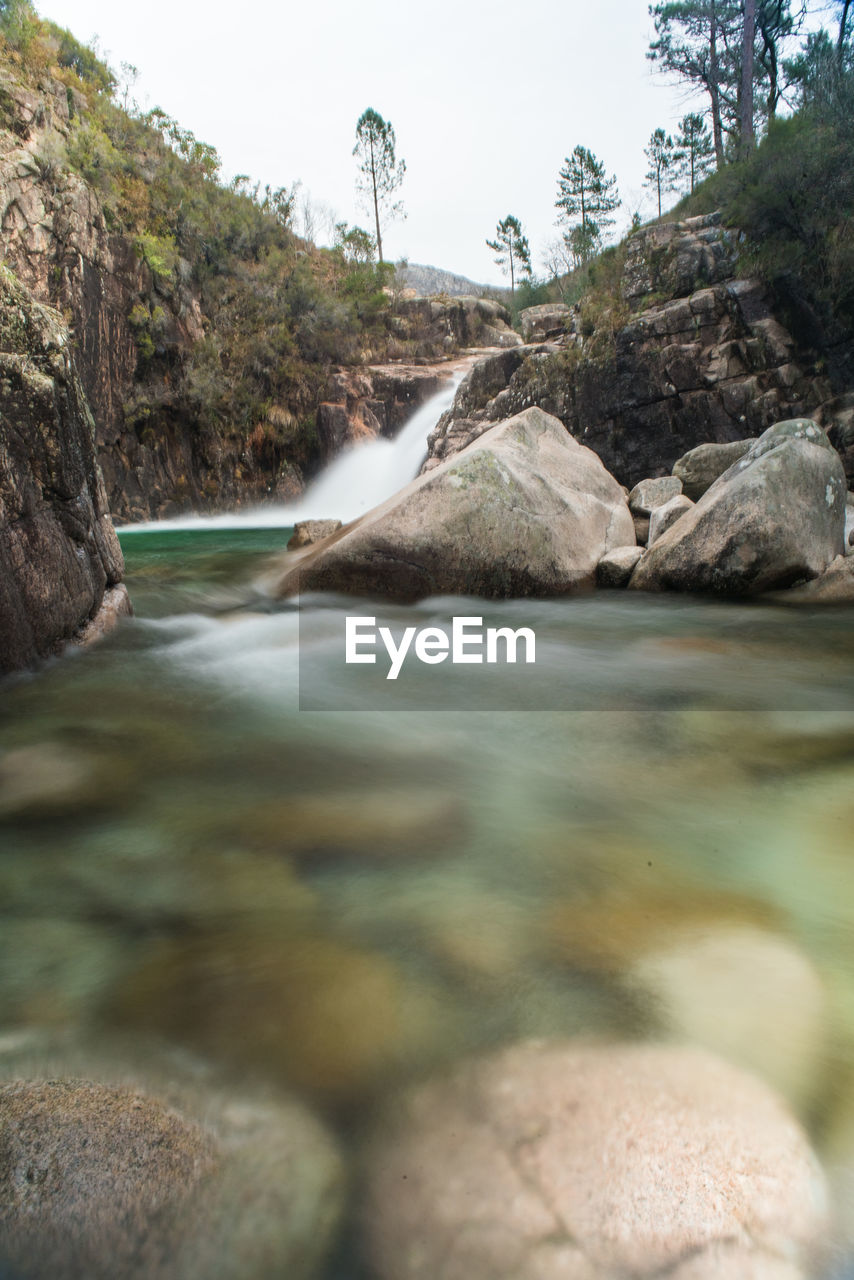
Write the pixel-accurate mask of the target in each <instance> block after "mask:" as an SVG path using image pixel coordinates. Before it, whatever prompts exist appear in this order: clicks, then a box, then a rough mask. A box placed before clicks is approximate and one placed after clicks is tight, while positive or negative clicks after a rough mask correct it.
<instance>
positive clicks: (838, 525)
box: [630, 419, 846, 595]
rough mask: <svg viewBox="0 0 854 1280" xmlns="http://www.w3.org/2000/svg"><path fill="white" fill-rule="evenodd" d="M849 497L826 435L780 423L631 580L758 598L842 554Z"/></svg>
mask: <svg viewBox="0 0 854 1280" xmlns="http://www.w3.org/2000/svg"><path fill="white" fill-rule="evenodd" d="M845 497H846V490H845V475H844V473H843V470H842V463H841V461H840V459H839V455H838V454H837V453H836V452H835V450H834V449H833V447H832V445H831V444H830V442H829V441H828V439H827V436H826V435H825V434H824V432H823V431H822V430H821V429H820V428H819V427H817V426H816V425H815V423H814V422H812V421H811V420H810V419H796V420H794V421H792V422H781V423H778V424H777V426H775V427H771V428H769V430H768V431H766V432H765V433H764V434H763V435H761V436H760V437H759V439H758V440H757V441H756V443H755V444H754V445H753V446H752V447H751V448H750V449H749V450H748V452H747V453H746V454H745V455H744V457H743V458H741V460H740V461H738V462H736V463H735V465H734V466H733V467H731V468H730V469H729V471H725V472H724V474H723V475H722V476H721V477H720V478H719V479H718V480H716V481H715V483H714V484H713V485H712V487H711V488H710V489H708V490H707V492H706V493H705V494H704V495H703V497H702V498H701V499H700V501H699V502H698V503H697V505H696V506H695V507H694V508H693V510H691V511H688V512H687V513H686V514H685V515H683V516H682V517H681V518H680V519H679V520H678V521H677V522H676V524H674V525H673V526H672V527H671V528H670V529H669V530H668V531H667V532H666V533H664V534H663V535H662V536H661V537H660V538H659V539H658V541H657V542H656V543H655V546H653V547H651V548H650V550H649V552H648V553H647V554H646V555H645V556H644V558H643V560H642V561H641V563H640V564H639V565H638V567H637V569H636V570H635V572H634V574H633V575H632V580H631V583H630V586H631V587H633V588H637V589H639V590H652V591H660V590H665V589H670V590H675V591H708V592H719V593H724V594H727V595H756V594H758V593H760V592H762V591H772V590H774V589H775V588H777V589H779V588H783V587H788V586H791V585H793V584H794V583H795V582H798V581H799V580H801V579H809V578H815V577H818V575H819V574H821V573H823V572H824V570H825V569H826V568H827V567H828V565H829V564H830V562H831V561H832V560H833V559H834V558H835V557H836V556H838V555H841V554H842V538H843V530H844V526H845Z"/></svg>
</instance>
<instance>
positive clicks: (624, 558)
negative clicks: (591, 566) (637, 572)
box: [596, 547, 643, 587]
mask: <svg viewBox="0 0 854 1280" xmlns="http://www.w3.org/2000/svg"><path fill="white" fill-rule="evenodd" d="M642 555H643V547H616V548H615V549H614V550H613V551H609V552H608V553H607V555H604V556H603V557H602V559H601V560H600V561H599V563H598V565H597V566H596V580H597V582H598V583H599V586H600V587H625V586H626V585H627V584H628V581H629V578H630V577H631V576H632V573H633V571H634V568H635V566H636V565H637V563H638V561H639V560H640V558H641V556H642Z"/></svg>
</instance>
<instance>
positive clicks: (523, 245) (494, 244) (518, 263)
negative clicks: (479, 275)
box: [486, 213, 531, 294]
mask: <svg viewBox="0 0 854 1280" xmlns="http://www.w3.org/2000/svg"><path fill="white" fill-rule="evenodd" d="M486 243H487V247H488V248H490V249H492V250H493V252H494V253H495V254H496V258H495V263H496V265H497V266H499V267H501V269H502V271H504V272H505V273H507V272H508V271H509V273H510V292H511V294H512V293H515V292H516V275H517V273H518V274H519V275H527V276H530V274H531V250H530V248H529V247H528V239H527V236H523V235H522V224H521V222H520V221H519V219H518V218H514V217H513V215H512V213H508V215H507V217H506V218H505V219H504V220H503V221H502V222H499V224H498V226H497V227H496V228H495V239H494V240H487V242H486Z"/></svg>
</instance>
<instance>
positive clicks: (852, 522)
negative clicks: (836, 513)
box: [843, 493, 854, 556]
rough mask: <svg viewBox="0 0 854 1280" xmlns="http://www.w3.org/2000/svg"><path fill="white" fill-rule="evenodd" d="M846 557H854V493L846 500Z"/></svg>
mask: <svg viewBox="0 0 854 1280" xmlns="http://www.w3.org/2000/svg"><path fill="white" fill-rule="evenodd" d="M843 541H844V543H845V555H847V556H854V493H849V494H848V496H847V497H846V499H845V536H844V539H843Z"/></svg>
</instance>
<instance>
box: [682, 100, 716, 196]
mask: <svg viewBox="0 0 854 1280" xmlns="http://www.w3.org/2000/svg"><path fill="white" fill-rule="evenodd" d="M675 144H676V148H677V152H676V156H675V161H676V164H675V170H674V178H675V180H676V182H677V183H679V182H684V183H686V184H687V185H688V190H689V191H693V190H694V187H695V186H696V185H697V183H698V182H699V181H700V179H701V178H703V177H705V175H706V174H707V173H708V172H709V169H710V168H711V167H712V161H713V159H714V154H715V148H714V145H713V143H712V139H711V136H710V134H709V130H708V128H707V127H706V122H705V121H704V119H703V117H702V116H701V115H700V114H699V112H691V113H689V114H688V115H687V116H683V117H682V119H681V120H680V121H679V132H678V133H677V135H676V139H675Z"/></svg>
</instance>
